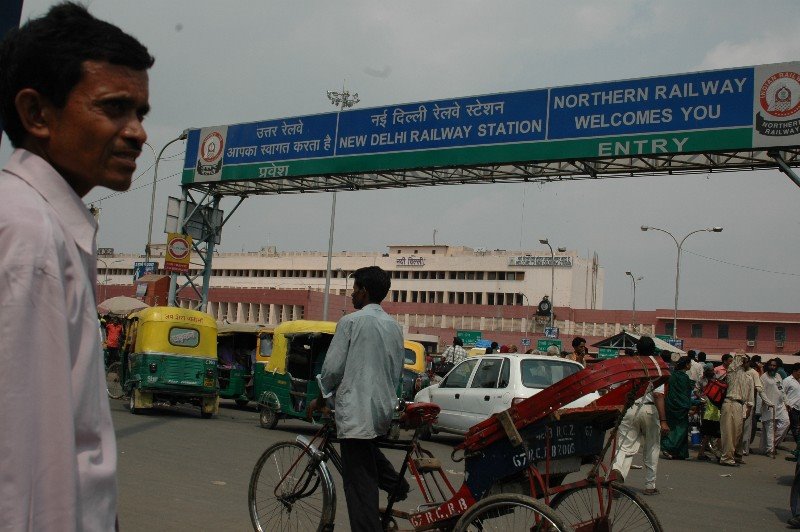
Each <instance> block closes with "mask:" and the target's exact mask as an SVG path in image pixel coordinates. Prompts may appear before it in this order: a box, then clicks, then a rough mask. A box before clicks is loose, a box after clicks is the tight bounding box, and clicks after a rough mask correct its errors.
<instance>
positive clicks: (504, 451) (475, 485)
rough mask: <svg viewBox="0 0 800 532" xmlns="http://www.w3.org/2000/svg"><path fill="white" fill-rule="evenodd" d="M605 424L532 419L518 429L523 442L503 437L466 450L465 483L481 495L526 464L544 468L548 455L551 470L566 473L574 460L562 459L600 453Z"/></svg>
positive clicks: (584, 421)
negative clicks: (483, 446) (471, 451)
mask: <svg viewBox="0 0 800 532" xmlns="http://www.w3.org/2000/svg"><path fill="white" fill-rule="evenodd" d="M607 428H608V427H607V426H605V425H603V426H598V425H597V424H596V423H593V422H592V421H587V420H572V421H570V420H550V421H542V422H539V423H534V424H533V425H529V426H528V427H525V428H524V429H522V430H520V431H519V433H520V436H522V440H523V442H524V444H523V445H518V446H515V445H514V444H513V443H512V442H511V440H509V439H508V438H504V439H501V440H498V441H496V442H494V443H492V444H491V445H489V446H487V447H485V448H483V449H481V451H480V452H476V453H474V454H473V455H469V454H468V455H467V459H466V472H467V484H468V485H469V486H470V490H471V491H472V493H473V494H478V495H480V496H482V495H483V494H485V493H486V492H487V490H488V489H489V488H490V487H491V486H492V485H493V484H495V483H496V482H498V481H502V480H503V479H506V478H511V477H513V476H514V475H516V474H518V473H519V472H521V471H523V470H524V469H526V468H527V467H528V466H530V465H534V464H535V465H536V468H537V469H539V470H540V471H542V472H544V471H545V470H546V469H547V468H548V466H546V463H547V461H548V459H549V460H550V464H549V468H550V471H551V473H556V472H560V473H567V472H569V470H574V465H575V464H574V463H573V462H575V461H574V460H564V459H568V458H573V457H584V456H591V455H596V454H600V452H601V451H602V449H603V441H604V437H605V432H606V430H607ZM559 461H560V462H562V463H558V462H559ZM577 464H578V465H579V464H580V462H577ZM476 498H479V497H476Z"/></svg>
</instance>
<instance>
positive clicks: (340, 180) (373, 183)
mask: <svg viewBox="0 0 800 532" xmlns="http://www.w3.org/2000/svg"><path fill="white" fill-rule="evenodd" d="M798 166H800V147H797V146H795V147H790V148H781V149H780V150H775V149H770V150H734V151H719V152H704V153H685V154H664V155H646V156H625V157H601V158H592V159H572V160H563V161H528V162H522V163H513V164H496V165H478V166H463V167H448V168H418V169H407V170H394V171H385V172H372V173H360V174H336V175H318V176H298V177H284V178H279V179H256V176H254V179H253V180H247V181H216V182H208V183H190V184H187V185H183V186H182V195H181V207H180V212H179V217H178V227H179V228H180V231H181V232H183V231H184V224H185V221H186V220H189V219H190V218H191V216H192V213H188V215H187V213H186V208H187V205H188V204H189V203H188V202H189V201H192V202H194V203H195V204H196V206H195V208H194V210H195V211H197V210H198V209H200V210H199V211H198V212H200V213H201V214H202V215H203V219H204V225H205V227H204V230H203V238H202V239H200V240H196V241H194V242H193V244H192V246H193V248H194V250H195V251H196V252H197V254H198V255H199V256H200V258H201V261H202V264H200V265H201V266H202V267H203V269H202V274H200V273H192V271H191V270H190V272H189V273H188V274H185V276H184V277H185V280H184V281H183V282H182V284H181V285H180V286H178V277H179V275H178V274H174V273H173V274H172V275H171V282H170V292H169V304H170V305H173V306H174V305H175V304H176V300H177V296H178V294H179V293H181V297H182V299H184V300H187V301H192V302H194V304H195V307H194V308H199V309H205V308H206V306H207V304H208V291H209V285H210V281H211V270H212V257H213V254H214V237H215V235H217V234H219V232H220V231H221V230H222V227H223V226H224V225H225V223H226V222H227V221H228V220H229V219H230V217H231V216H232V215H233V213H234V212H235V211H236V210H237V209H238V208H239V206H240V205H241V204H242V202H243V201H244V200H245V198H247V197H249V196H266V195H278V194H307V193H315V192H334V191H339V190H378V189H391V188H408V187H426V186H442V185H468V184H487V183H519V182H527V183H553V182H559V181H580V180H585V179H609V178H622V177H639V176H657V175H664V174H666V175H680V174H695V173H716V172H741V171H752V170H769V169H778V170H780V171H781V172H783V173H785V174H787V175H788V176H789V177H790V178H791V179H792V181H794V182H795V184H797V185H798V186H800V178H798V176H797V175H796V174H795V173H794V171H793V170H792V168H793V167H798ZM192 193H195V194H198V195H202V197H201V198H200V200H199V201H196V200H195V199H194V197H192ZM226 196H235V197H238V198H239V201H238V202H237V203H236V205H235V206H234V208H233V209H231V211H230V212H229V213H228V215H227V216H225V218H224V219H222V221H221V223H219V225H218V226H215V222H214V221H213V219H209V217H208V216H206V213H207V212H208V213H210V212H211V211H210V210H209V209H202V207H211V208H213V209H217V208H219V204H220V201H221V199H222V198H223V197H226ZM212 218H213V217H212ZM199 277H202V286H200V287H198V286H197V283H196V282H195V281H196V280H197V279H198V278H199ZM187 287H191V288H192V290H193V291H194V295H193V296H192V297H186V295H184V294H183V293H182V290H183V289H184V288H187Z"/></svg>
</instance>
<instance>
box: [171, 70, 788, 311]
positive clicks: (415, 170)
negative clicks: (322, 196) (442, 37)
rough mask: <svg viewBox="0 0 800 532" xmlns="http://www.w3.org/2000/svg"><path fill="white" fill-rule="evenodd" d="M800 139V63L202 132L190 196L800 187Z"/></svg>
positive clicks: (192, 140) (191, 155)
mask: <svg viewBox="0 0 800 532" xmlns="http://www.w3.org/2000/svg"><path fill="white" fill-rule="evenodd" d="M799 147H800V62H791V63H778V64H769V65H759V66H751V67H743V68H731V69H725V70H713V71H706V72H695V73H689V74H676V75H669V76H657V77H650V78H640V79H631V80H624V81H611V82H604V83H594V84H588V85H573V86H568V87H555V88H547V89H535V90H527V91H519V92H509V93H499V94H487V95H481V96H470V97H463V98H462V97H459V98H448V99H442V100H435V101H426V102H416V103H408V104H401V105H386V106H379V107H372V108H367V109H352V110H347V111H338V112H332V113H324V114H317V115H307V116H300V117H291V118H282V119H275V120H264V121H259V122H251V123H246V124H235V125H224V126H213V127H204V128H201V129H192V130H189V132H188V139H187V145H186V159H185V163H184V168H183V176H182V184H183V190H184V199H186V198H187V196H190V195H191V192H192V191H199V192H200V193H201V194H203V198H202V199H201V200H200V201H199V202H197V203H201V204H202V203H204V202H206V203H211V202H212V201H214V199H213V198H217V200H216V203H217V204H218V201H219V198H220V197H222V196H225V195H235V196H239V197H240V198H244V197H246V196H248V195H254V194H265V195H266V194H286V193H301V192H305V193H308V192H323V191H333V190H363V189H381V188H400V187H409V186H430V185H446V184H470V183H493V182H512V181H534V182H535V181H540V182H541V181H554V180H577V179H595V178H602V177H622V176H634V175H655V174H660V173H686V172H713V171H723V170H755V169H763V168H779V169H781V170H782V171H784V172H785V173H787V175H789V176H790V177H792V179H793V180H795V182H796V183H797V184H798V185H800V181H798V179H797V176H795V175H794V172H793V171H792V168H791V167H793V166H797V165H798V164H800V150H798V148H799ZM184 215H185V213H184ZM187 218H188V217H187ZM180 221H181V222H182V219H181V220H180ZM218 230H219V228H218V227H216V228H213V229H212V228H209V231H208V233H209V235H211V234H215V233H216V232H217V231H218ZM206 269H209V270H210V255H209V256H208V261H207V262H206ZM208 277H209V275H206V279H208ZM204 294H206V295H207V286H206V283H205V282H204ZM201 299H202V302H203V303H205V300H206V297H205V296H203V297H202V298H201Z"/></svg>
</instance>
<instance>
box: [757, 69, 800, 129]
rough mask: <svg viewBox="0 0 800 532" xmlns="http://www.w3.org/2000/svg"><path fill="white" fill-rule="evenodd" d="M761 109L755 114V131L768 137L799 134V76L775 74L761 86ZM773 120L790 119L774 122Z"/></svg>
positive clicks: (783, 73) (788, 73)
mask: <svg viewBox="0 0 800 532" xmlns="http://www.w3.org/2000/svg"><path fill="white" fill-rule="evenodd" d="M758 102H759V106H760V107H761V109H760V110H759V112H758V114H756V130H758V132H759V133H760V134H762V135H767V136H770V137H786V136H790V135H797V134H798V133H800V118H798V117H795V118H794V119H791V117H792V116H793V115H796V114H797V113H798V111H800V74H798V73H797V72H791V71H784V72H776V73H775V74H772V75H771V76H769V77H768V78H767V79H766V80H764V83H763V84H762V85H761V89H760V90H759V93H758ZM773 118H790V119H789V120H774V119H773Z"/></svg>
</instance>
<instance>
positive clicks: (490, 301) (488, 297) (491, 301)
mask: <svg viewBox="0 0 800 532" xmlns="http://www.w3.org/2000/svg"><path fill="white" fill-rule="evenodd" d="M486 304H487V305H494V294H491V293H490V294H486Z"/></svg>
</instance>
